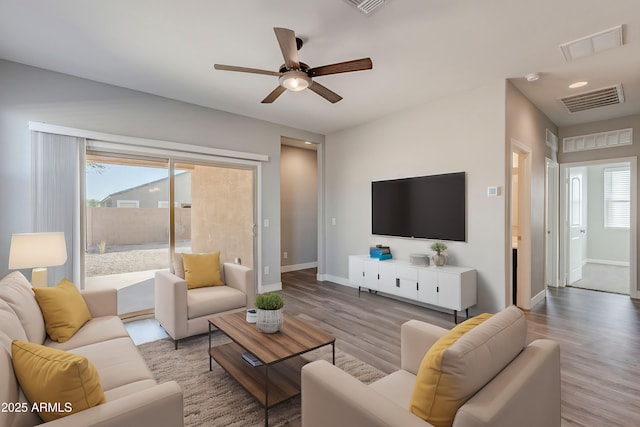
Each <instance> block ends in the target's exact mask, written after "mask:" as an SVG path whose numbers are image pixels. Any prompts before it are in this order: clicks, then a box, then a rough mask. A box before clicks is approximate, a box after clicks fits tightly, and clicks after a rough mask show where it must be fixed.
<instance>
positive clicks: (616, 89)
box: [560, 84, 624, 113]
mask: <svg viewBox="0 0 640 427" xmlns="http://www.w3.org/2000/svg"><path fill="white" fill-rule="evenodd" d="M560 102H562V104H563V105H564V106H565V108H566V109H567V110H569V112H570V113H577V112H579V111H584V110H591V109H592V108H599V107H606V106H608V105H616V104H622V103H623V102H624V93H622V85H621V84H617V85H615V86H610V87H605V88H601V89H596V90H592V91H590V92H584V93H581V94H578V95H573V96H567V97H565V98H560Z"/></svg>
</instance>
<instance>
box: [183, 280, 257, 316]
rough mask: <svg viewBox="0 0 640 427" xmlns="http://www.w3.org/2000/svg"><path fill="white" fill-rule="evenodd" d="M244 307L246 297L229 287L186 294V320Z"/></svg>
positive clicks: (205, 289) (196, 290)
mask: <svg viewBox="0 0 640 427" xmlns="http://www.w3.org/2000/svg"><path fill="white" fill-rule="evenodd" d="M246 305H247V295H246V294H245V293H244V292H242V291H239V290H237V289H236V288H232V287H231V286H213V287H209V288H199V289H192V290H190V291H189V292H187V318H189V319H195V318H198V317H202V316H207V315H211V314H213V313H222V312H224V311H229V310H234V309H236V308H242V307H245V306H246Z"/></svg>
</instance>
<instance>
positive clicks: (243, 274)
mask: <svg viewBox="0 0 640 427" xmlns="http://www.w3.org/2000/svg"><path fill="white" fill-rule="evenodd" d="M223 268H224V280H225V282H226V283H225V284H226V285H227V286H231V287H232V288H236V289H238V290H240V291H242V292H244V293H245V294H246V295H247V308H252V307H253V306H254V303H255V300H256V284H255V283H254V280H253V270H252V269H250V268H249V267H246V266H244V265H240V264H233V263H230V262H225V263H224V264H223Z"/></svg>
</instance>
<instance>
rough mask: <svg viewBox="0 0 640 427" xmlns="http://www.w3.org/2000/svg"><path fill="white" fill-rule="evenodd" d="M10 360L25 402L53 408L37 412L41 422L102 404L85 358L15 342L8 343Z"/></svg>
mask: <svg viewBox="0 0 640 427" xmlns="http://www.w3.org/2000/svg"><path fill="white" fill-rule="evenodd" d="M11 357H12V360H13V368H14V371H15V374H16V378H17V379H18V382H19V383H20V387H21V388H22V390H23V391H24V394H25V395H26V396H27V399H29V401H30V402H31V403H33V404H37V405H41V404H43V403H47V404H51V405H52V406H53V407H51V406H47V407H45V410H42V411H38V413H39V415H40V418H42V419H43V421H53V420H57V419H59V418H62V417H65V416H67V415H71V414H72V413H75V412H80V411H82V410H84V409H87V408H91V407H93V406H96V405H100V404H102V403H105V402H106V400H105V397H104V392H103V391H102V387H101V386H100V378H99V376H98V372H97V371H96V368H95V367H94V366H93V364H92V363H91V362H89V361H88V360H87V358H86V357H82V356H78V355H75V354H71V353H67V352H65V351H62V350H57V349H53V348H48V347H45V346H43V345H39V344H33V343H29V342H25V341H17V340H16V341H14V342H13V343H12V346H11ZM55 405H59V406H58V407H55Z"/></svg>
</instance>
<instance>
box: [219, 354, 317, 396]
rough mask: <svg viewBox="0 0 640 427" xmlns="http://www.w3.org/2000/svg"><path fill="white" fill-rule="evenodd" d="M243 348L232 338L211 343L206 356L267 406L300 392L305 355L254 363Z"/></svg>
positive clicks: (305, 362) (305, 360) (305, 361)
mask: <svg viewBox="0 0 640 427" xmlns="http://www.w3.org/2000/svg"><path fill="white" fill-rule="evenodd" d="M244 352H245V350H244V349H243V348H242V347H240V346H239V345H238V344H236V343H233V342H232V343H229V344H224V345H220V346H215V347H211V348H210V349H209V356H211V358H213V359H214V360H215V361H216V362H217V363H218V365H220V366H221V367H222V368H223V369H224V370H225V371H227V372H228V373H229V375H231V376H232V377H233V378H235V380H236V381H238V383H240V385H242V386H243V387H244V388H245V389H246V390H247V391H248V392H249V393H250V394H251V395H252V396H253V397H255V398H256V399H257V400H258V402H259V403H260V404H261V405H262V406H263V407H265V408H266V409H269V408H272V407H273V406H276V405H278V404H279V403H282V402H284V401H285V400H288V399H291V398H292V397H294V396H297V395H299V394H300V370H301V369H302V367H303V366H304V365H305V364H307V363H309V361H308V360H307V359H305V358H304V357H302V356H295V357H291V358H289V359H286V360H283V361H281V362H278V363H274V364H272V365H269V366H268V367H267V366H265V365H262V366H256V367H253V366H251V365H249V364H248V363H247V362H245V361H244V360H243V359H242V353H244ZM267 369H268V373H267ZM267 380H268V384H267V383H266V382H267Z"/></svg>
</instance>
